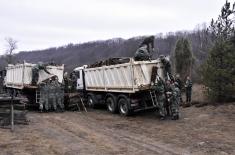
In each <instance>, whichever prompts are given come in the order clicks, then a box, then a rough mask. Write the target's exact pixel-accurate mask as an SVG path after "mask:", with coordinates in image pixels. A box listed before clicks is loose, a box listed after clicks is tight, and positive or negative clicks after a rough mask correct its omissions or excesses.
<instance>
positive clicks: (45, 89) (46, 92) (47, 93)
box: [42, 83, 50, 111]
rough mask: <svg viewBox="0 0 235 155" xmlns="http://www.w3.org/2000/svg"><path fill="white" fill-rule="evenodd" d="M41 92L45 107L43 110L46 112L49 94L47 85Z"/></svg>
mask: <svg viewBox="0 0 235 155" xmlns="http://www.w3.org/2000/svg"><path fill="white" fill-rule="evenodd" d="M42 92H43V101H44V107H45V110H46V111H48V110H49V93H50V92H49V86H48V83H46V84H45V86H44V87H43V90H42Z"/></svg>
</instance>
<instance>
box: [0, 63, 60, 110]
mask: <svg viewBox="0 0 235 155" xmlns="http://www.w3.org/2000/svg"><path fill="white" fill-rule="evenodd" d="M36 65H37V64H32V63H26V62H24V63H22V64H15V65H12V64H9V65H8V66H7V67H6V76H5V78H4V85H5V88H6V89H7V90H8V91H9V90H10V91H11V90H15V92H18V93H22V94H24V95H26V96H27V98H28V100H29V101H30V102H29V103H31V105H36V106H38V104H39V102H40V91H39V85H40V84H41V83H42V82H43V81H45V80H48V79H50V78H51V77H53V76H57V77H58V81H59V82H60V83H62V81H63V72H64V65H60V66H56V65H46V70H47V71H48V72H49V73H47V72H45V71H44V70H39V71H38V80H37V83H36V84H32V79H33V75H32V74H33V73H32V72H33V67H34V66H36Z"/></svg>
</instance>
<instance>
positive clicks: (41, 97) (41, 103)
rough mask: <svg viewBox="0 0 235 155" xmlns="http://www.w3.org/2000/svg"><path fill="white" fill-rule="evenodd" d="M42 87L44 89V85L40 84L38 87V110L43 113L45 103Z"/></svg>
mask: <svg viewBox="0 0 235 155" xmlns="http://www.w3.org/2000/svg"><path fill="white" fill-rule="evenodd" d="M44 87H45V83H44V82H42V83H41V84H40V85H39V90H40V101H39V110H40V111H41V112H42V111H43V104H44V102H45V92H44Z"/></svg>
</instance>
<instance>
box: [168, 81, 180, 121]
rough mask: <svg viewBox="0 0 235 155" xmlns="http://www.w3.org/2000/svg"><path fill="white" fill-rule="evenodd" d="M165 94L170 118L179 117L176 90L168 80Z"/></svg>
mask: <svg viewBox="0 0 235 155" xmlns="http://www.w3.org/2000/svg"><path fill="white" fill-rule="evenodd" d="M166 95H167V101H168V106H169V108H170V109H169V111H170V112H171V119H172V120H176V119H179V105H178V103H177V92H176V90H175V86H174V84H173V83H171V81H170V80H167V82H166Z"/></svg>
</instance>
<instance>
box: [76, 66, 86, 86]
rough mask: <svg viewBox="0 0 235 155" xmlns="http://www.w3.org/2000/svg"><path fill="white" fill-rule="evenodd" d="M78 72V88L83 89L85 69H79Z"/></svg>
mask: <svg viewBox="0 0 235 155" xmlns="http://www.w3.org/2000/svg"><path fill="white" fill-rule="evenodd" d="M76 74H77V90H83V89H84V84H83V71H82V69H81V70H78V71H77V72H76Z"/></svg>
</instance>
